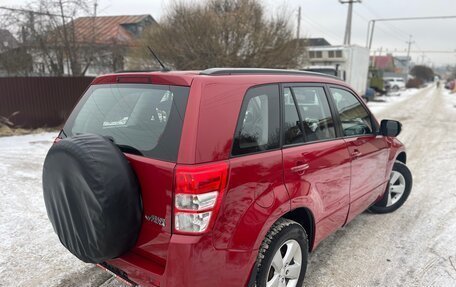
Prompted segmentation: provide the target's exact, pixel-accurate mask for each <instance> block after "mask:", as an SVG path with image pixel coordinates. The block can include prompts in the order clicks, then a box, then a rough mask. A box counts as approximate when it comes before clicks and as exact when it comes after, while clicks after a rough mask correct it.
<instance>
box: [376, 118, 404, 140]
mask: <svg viewBox="0 0 456 287" xmlns="http://www.w3.org/2000/svg"><path fill="white" fill-rule="evenodd" d="M401 130H402V124H401V123H400V122H398V121H394V120H382V122H381V123H380V134H381V135H384V136H387V137H397V136H398V135H399V134H400V133H401Z"/></svg>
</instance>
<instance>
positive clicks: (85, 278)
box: [0, 87, 456, 287]
mask: <svg viewBox="0 0 456 287" xmlns="http://www.w3.org/2000/svg"><path fill="white" fill-rule="evenodd" d="M455 105H456V95H449V94H447V93H444V92H443V90H436V89H435V88H434V87H429V88H425V89H423V90H421V91H419V92H418V93H417V94H415V95H413V96H410V97H408V98H406V99H405V100H403V101H399V102H394V103H391V104H389V105H387V106H385V109H383V110H381V109H376V110H378V111H379V112H378V113H377V116H378V118H390V119H397V120H400V121H401V122H402V123H403V132H402V134H401V135H400V137H399V138H400V139H401V140H402V141H403V142H404V143H405V144H406V146H407V150H408V165H409V167H410V168H411V170H412V173H413V176H414V187H413V190H412V193H411V195H410V197H409V199H408V201H407V202H406V203H405V205H404V206H403V207H402V208H401V209H399V210H397V211H396V212H394V213H392V214H387V215H375V214H370V213H363V214H361V215H360V216H358V217H357V218H355V219H354V220H353V221H352V222H350V223H349V224H348V225H347V226H346V227H344V228H342V229H340V230H339V231H337V232H336V233H335V234H333V235H332V236H330V237H329V238H327V239H325V240H324V241H323V242H322V243H321V245H320V246H319V247H318V248H317V250H316V251H315V252H313V253H312V254H311V256H310V262H309V266H308V271H307V276H306V280H305V286H325V287H327V286H344V287H345V286H456V243H455V239H456V106H455ZM54 136H55V134H41V135H29V136H23V137H10V138H0V179H1V181H0V286H2V287H3V286H103V287H114V286H117V287H119V286H123V285H122V284H121V283H119V282H117V281H116V280H114V279H113V278H111V276H110V275H109V274H107V273H105V272H102V271H100V270H99V269H98V268H96V267H93V265H90V264H83V263H81V262H80V261H79V260H78V259H76V258H75V257H73V256H72V255H71V254H70V253H69V252H68V251H66V250H65V249H64V247H63V246H62V245H61V244H60V242H58V239H57V237H56V236H55V234H54V232H53V231H52V227H51V225H50V223H49V221H48V219H47V216H46V211H45V208H44V202H43V199H42V190H41V165H42V162H43V159H44V156H45V155H46V152H47V150H48V149H49V146H50V145H51V143H52V138H53V137H54Z"/></svg>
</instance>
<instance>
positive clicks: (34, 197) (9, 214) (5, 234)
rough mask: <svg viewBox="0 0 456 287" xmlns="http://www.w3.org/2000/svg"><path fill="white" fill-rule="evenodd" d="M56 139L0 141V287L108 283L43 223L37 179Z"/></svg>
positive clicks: (49, 135)
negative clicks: (72, 252) (68, 249)
mask: <svg viewBox="0 0 456 287" xmlns="http://www.w3.org/2000/svg"><path fill="white" fill-rule="evenodd" d="M55 137H56V134H55V133H43V134H34V135H27V136H12V137H2V138H0V178H1V184H0V196H1V200H0V254H1V256H0V286H57V285H65V286H75V285H78V286H81V284H79V283H78V282H81V283H83V282H87V281H89V282H90V283H89V282H88V283H86V284H87V285H86V286H91V285H100V284H101V283H103V282H104V281H106V280H107V279H108V278H109V276H108V275H105V274H103V273H101V272H99V271H98V268H96V267H93V266H92V265H87V264H83V263H82V262H80V261H79V260H77V259H76V258H75V257H74V256H73V255H71V254H70V253H69V252H68V251H67V250H66V249H65V248H64V247H63V246H62V245H61V244H60V242H59V240H58V237H57V236H56V235H55V233H54V231H53V230H52V226H51V224H50V222H49V220H48V218H47V214H46V208H45V206H44V201H43V191H42V187H41V173H42V164H43V161H44V157H45V156H46V153H47V151H48V150H49V147H50V146H51V144H52V141H53V140H54V138H55ZM70 278H71V279H70ZM82 285H84V284H82Z"/></svg>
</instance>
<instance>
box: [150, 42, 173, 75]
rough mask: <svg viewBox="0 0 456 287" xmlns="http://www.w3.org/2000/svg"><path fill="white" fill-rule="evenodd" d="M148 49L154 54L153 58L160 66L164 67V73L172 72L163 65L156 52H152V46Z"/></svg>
mask: <svg viewBox="0 0 456 287" xmlns="http://www.w3.org/2000/svg"><path fill="white" fill-rule="evenodd" d="M147 49H149V51H150V53H151V54H152V56H154V58H155V60H157V62H158V63H159V64H160V66H161V67H162V71H163V72H168V71H170V69H168V68H167V67H166V66H165V65H164V64H163V63H162V61H160V59H159V58H158V56H157V55H156V54H155V53H154V50H152V48H151V47H150V46H147Z"/></svg>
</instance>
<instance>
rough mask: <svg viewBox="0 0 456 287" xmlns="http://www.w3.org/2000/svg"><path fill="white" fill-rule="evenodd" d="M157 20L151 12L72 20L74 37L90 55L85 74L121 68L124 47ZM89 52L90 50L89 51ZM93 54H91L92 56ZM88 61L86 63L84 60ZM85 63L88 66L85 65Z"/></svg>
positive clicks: (122, 67)
mask: <svg viewBox="0 0 456 287" xmlns="http://www.w3.org/2000/svg"><path fill="white" fill-rule="evenodd" d="M156 24H157V22H156V21H155V19H154V18H153V17H152V16H151V15H123V16H97V17H80V18H77V19H75V20H74V22H73V23H72V25H74V38H75V41H76V42H77V43H78V45H79V46H80V47H81V49H85V50H87V51H88V53H84V54H85V55H87V54H89V55H90V57H87V59H85V61H86V67H87V70H86V72H85V75H92V76H96V75H100V74H105V73H110V72H115V71H119V70H124V69H125V63H126V58H127V54H128V49H129V48H131V47H133V46H134V45H135V42H136V40H137V39H138V38H139V37H140V36H141V34H142V33H143V32H144V30H145V29H147V28H148V27H150V26H152V25H156ZM91 51H92V52H93V53H90V52H91ZM92 54H93V55H92ZM88 61H90V63H88ZM87 64H89V65H87Z"/></svg>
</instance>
